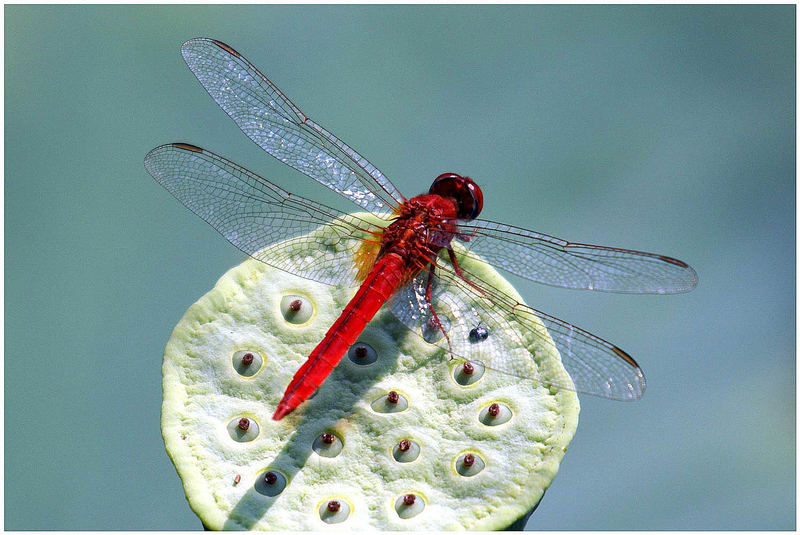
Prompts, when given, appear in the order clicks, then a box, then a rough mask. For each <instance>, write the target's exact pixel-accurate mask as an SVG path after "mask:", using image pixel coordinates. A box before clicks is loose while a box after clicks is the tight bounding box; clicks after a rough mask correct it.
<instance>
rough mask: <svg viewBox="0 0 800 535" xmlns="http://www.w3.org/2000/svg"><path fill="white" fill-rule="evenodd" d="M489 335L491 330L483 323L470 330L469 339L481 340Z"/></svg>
mask: <svg viewBox="0 0 800 535" xmlns="http://www.w3.org/2000/svg"><path fill="white" fill-rule="evenodd" d="M488 337H489V330H488V329H487V328H486V327H484V326H483V325H478V326H477V327H475V328H474V329H472V330H471V331H470V332H469V339H470V340H471V341H473V342H480V341H482V340H486V339H487V338H488Z"/></svg>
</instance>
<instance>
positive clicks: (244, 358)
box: [242, 353, 254, 366]
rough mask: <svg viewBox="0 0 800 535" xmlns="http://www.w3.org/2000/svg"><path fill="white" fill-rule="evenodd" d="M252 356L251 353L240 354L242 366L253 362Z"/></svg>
mask: <svg viewBox="0 0 800 535" xmlns="http://www.w3.org/2000/svg"><path fill="white" fill-rule="evenodd" d="M253 358H254V357H253V354H252V353H245V354H244V355H243V356H242V366H250V365H251V364H252V363H253Z"/></svg>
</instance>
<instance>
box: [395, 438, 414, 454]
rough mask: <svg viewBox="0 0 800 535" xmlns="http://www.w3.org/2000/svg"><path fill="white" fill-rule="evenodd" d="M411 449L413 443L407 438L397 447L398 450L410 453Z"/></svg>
mask: <svg viewBox="0 0 800 535" xmlns="http://www.w3.org/2000/svg"><path fill="white" fill-rule="evenodd" d="M410 447H411V441H410V440H408V439H407V438H404V439H403V440H401V441H400V443H399V444H398V445H397V449H399V450H400V451H408V449H409V448H410Z"/></svg>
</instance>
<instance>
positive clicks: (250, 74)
mask: <svg viewBox="0 0 800 535" xmlns="http://www.w3.org/2000/svg"><path fill="white" fill-rule="evenodd" d="M181 52H182V54H183V58H184V59H185V60H186V63H187V64H188V65H189V68H190V69H191V70H192V72H193V73H194V74H195V76H197V78H198V80H199V81H200V83H201V84H203V86H204V87H205V88H206V90H207V91H208V93H209V94H210V95H211V96H212V97H213V99H214V100H215V101H216V102H217V104H219V105H220V106H221V107H222V109H223V110H225V112H226V113H227V114H228V115H229V116H230V117H231V118H232V119H233V120H234V121H235V122H236V124H237V125H238V126H239V128H241V129H242V131H243V132H244V133H245V134H246V135H247V136H248V137H249V138H250V139H252V140H253V141H254V142H255V143H256V144H258V145H259V146H260V147H261V148H262V149H264V150H265V151H266V152H268V153H269V154H271V155H272V156H274V157H275V158H277V159H278V160H280V161H282V162H284V163H285V164H287V165H290V166H291V167H293V168H295V169H297V170H298V171H300V172H302V173H305V174H306V175H308V176H309V177H311V178H313V179H314V180H316V181H317V182H319V183H321V184H323V185H325V186H327V187H329V188H331V189H332V190H334V191H336V192H337V193H339V194H340V195H343V196H344V197H346V198H347V199H349V200H351V201H353V202H354V203H355V204H356V205H357V206H358V207H359V208H361V209H362V210H366V211H368V212H371V213H372V214H373V215H374V216H376V217H377V221H378V222H379V223H376V222H375V221H376V218H375V217H373V218H367V217H362V216H359V215H357V214H346V213H343V212H340V211H339V210H336V209H334V208H330V207H328V206H324V205H322V204H319V203H316V202H313V201H310V200H306V199H303V198H301V197H298V196H296V195H293V194H290V193H288V192H287V191H285V190H283V189H281V188H279V187H278V186H276V185H274V184H272V183H271V182H269V181H267V180H265V179H263V178H261V177H260V176H258V175H256V174H254V173H252V172H250V171H248V170H246V169H244V168H242V167H240V166H238V165H236V164H234V163H232V162H230V161H228V160H226V159H224V158H222V157H220V156H217V155H216V154H213V153H211V152H209V151H206V150H203V149H201V148H199V147H195V146H193V145H189V144H185V143H172V144H168V145H162V146H160V147H158V148H156V149H153V150H152V151H151V152H150V153H148V154H147V156H146V158H145V167H146V168H147V170H148V172H149V173H150V174H151V175H153V177H154V178H155V179H156V181H158V182H159V183H160V184H161V185H163V186H164V187H165V188H167V190H169V192H170V193H172V194H173V195H174V196H175V197H177V198H178V200H180V201H181V202H182V203H183V204H185V205H186V206H187V207H188V208H189V209H190V210H192V211H193V212H195V213H196V214H197V215H199V216H200V217H201V218H203V219H204V220H205V221H207V222H208V223H210V224H211V225H212V226H213V227H214V228H215V229H216V230H217V231H219V232H220V233H221V234H222V235H223V236H225V238H227V239H228V240H229V241H230V242H231V243H233V244H234V245H235V246H236V247H238V248H239V249H241V250H242V251H244V252H245V253H247V254H248V255H250V256H252V257H253V258H256V259H258V260H260V261H262V262H265V263H266V264H269V265H271V266H275V267H277V268H280V269H283V270H286V271H288V272H290V273H293V274H295V275H299V276H301V277H305V278H308V279H312V280H315V281H319V282H323V283H327V284H334V285H350V286H358V287H359V288H358V291H357V292H356V294H355V296H354V297H353V298H352V300H351V301H350V303H349V304H348V305H347V306H346V307H345V309H344V311H343V312H342V314H341V316H340V317H339V319H338V320H337V321H336V322H335V323H334V324H333V325H332V326H331V328H330V330H328V332H327V334H326V335H325V337H324V338H323V339H322V341H321V342H320V343H319V345H317V347H316V348H315V349H314V350H313V351H312V352H311V354H310V355H309V357H308V360H307V361H306V362H305V363H304V364H303V366H302V367H301V368H300V369H299V370H298V371H297V373H296V374H295V376H294V379H293V380H292V381H291V383H290V384H289V386H288V388H287V389H286V393H285V394H284V397H283V399H282V400H281V402H280V403H279V404H278V406H277V408H276V410H275V413H274V415H273V419H275V420H280V419H281V418H283V417H284V416H285V415H286V414H288V413H290V412H292V411H293V410H294V409H295V408H297V407H298V406H299V405H300V404H301V403H302V402H303V401H305V400H306V399H308V397H310V396H311V394H312V393H313V392H314V391H315V390H316V388H317V387H318V386H319V385H320V384H322V382H323V381H324V380H325V378H326V377H327V376H328V375H329V374H330V373H331V371H332V370H333V368H334V367H335V366H336V365H337V363H338V362H339V361H340V360H341V358H342V356H343V355H344V353H345V352H346V351H347V350H348V348H349V347H350V346H352V345H353V344H354V343H355V342H356V340H357V338H358V336H359V335H360V334H361V332H362V331H363V329H364V328H365V326H366V324H367V323H368V322H369V321H370V320H371V319H372V317H373V316H374V315H375V314H376V313H377V311H378V310H379V309H380V308H381V307H382V306H384V305H386V306H388V307H389V308H390V309H391V311H392V312H393V313H394V315H395V316H396V317H397V318H398V319H399V320H400V321H402V322H403V323H404V324H405V325H406V326H408V327H409V328H410V329H411V331H412V332H414V333H415V334H417V335H420V336H423V337H425V338H426V340H428V341H434V342H435V343H438V344H440V345H442V347H444V348H445V349H446V350H447V352H448V354H449V355H450V358H451V359H462V360H464V361H465V362H466V361H469V360H470V359H474V358H475V355H478V356H480V358H481V359H482V362H483V363H484V364H485V367H486V368H488V369H493V370H496V371H499V372H502V373H506V374H510V375H514V376H517V377H521V378H524V379H529V380H538V381H541V382H544V383H546V384H549V385H550V386H553V387H556V388H566V389H570V390H576V391H578V392H584V393H588V394H593V395H597V396H602V397H607V398H612V399H620V400H635V399H638V398H639V397H641V396H642V394H643V392H644V389H645V379H644V375H643V374H642V371H641V369H640V368H639V365H638V364H636V361H635V360H634V359H633V358H632V357H631V356H630V355H628V353H626V352H625V351H623V350H622V349H620V348H618V347H617V346H615V345H613V344H611V343H609V342H607V341H605V340H603V339H602V338H599V337H597V336H595V335H593V334H590V333H588V332H586V331H584V330H582V329H579V328H578V327H575V326H573V325H570V324H569V323H566V322H564V321H561V320H559V319H557V318H554V317H552V316H549V315H547V314H545V313H543V312H540V311H538V310H534V309H532V308H530V307H528V306H527V305H525V304H523V303H520V302H519V301H518V300H517V299H515V298H514V297H513V296H510V295H508V294H507V293H506V292H503V291H501V290H499V289H497V288H495V287H493V286H492V285H491V284H489V283H487V282H486V281H485V280H481V279H480V278H479V277H478V276H476V275H475V274H474V273H470V272H469V271H468V270H467V269H462V267H461V262H460V261H459V258H462V259H463V257H464V256H467V257H469V258H470V259H471V260H473V261H480V262H488V263H491V264H492V265H493V266H495V267H497V268H500V269H502V270H505V271H508V272H510V273H514V274H516V275H519V276H521V277H524V278H526V279H530V280H533V281H536V282H540V283H543V284H549V285H553V286H560V287H564V288H576V289H588V290H599V291H609V292H625V293H658V294H667V293H679V292H686V291H689V290H691V289H692V288H694V287H695V285H696V284H697V275H696V273H695V271H694V270H693V269H692V268H691V267H689V266H688V265H687V264H685V263H684V262H681V261H680V260H676V259H675V258H670V257H668V256H663V255H660V254H653V253H644V252H640V251H632V250H627V249H619V248H616V247H602V246H597V245H587V244H583V243H575V242H568V241H564V240H561V239H558V238H554V237H552V236H548V235H546V234H540V233H538V232H533V231H530V230H525V229H522V228H517V227H512V226H510V225H504V224H501V223H494V222H491V221H485V220H482V219H478V218H477V216H478V214H479V213H480V211H481V208H482V206H483V194H482V193H481V190H480V188H479V187H478V185H477V184H475V182H474V181H473V180H472V179H470V178H467V177H465V176H460V175H457V174H455V173H445V174H442V175H440V176H439V177H437V178H436V179H435V180H434V181H433V185H431V187H430V190H429V192H428V193H425V194H423V195H417V196H415V197H412V198H410V199H409V198H406V197H404V196H403V195H402V194H401V193H400V191H398V189H397V188H396V187H395V186H394V185H393V184H392V183H391V182H390V181H389V179H388V178H386V176H385V175H384V174H383V173H381V172H380V171H379V170H378V169H377V168H376V167H375V166H373V165H372V164H371V163H369V162H368V161H367V160H366V159H365V158H363V157H362V156H361V155H359V154H358V153H357V152H355V151H354V150H353V149H351V148H350V147H349V146H347V145H346V144H345V143H343V142H342V141H340V140H339V139H337V138H336V137H335V136H334V135H333V134H331V133H330V132H328V131H327V130H325V129H324V128H322V127H321V126H320V125H318V124H317V123H316V122H314V121H312V120H311V119H310V118H308V117H307V116H306V115H305V114H303V112H301V111H300V110H299V109H298V108H297V106H295V105H294V104H293V103H292V102H291V101H290V100H289V99H288V98H286V96H285V95H284V94H283V93H282V92H281V91H280V90H279V89H278V88H277V87H276V86H275V85H274V84H273V83H272V82H270V81H269V80H268V79H267V78H266V77H265V76H264V75H263V74H261V72H259V71H258V69H256V68H255V67H254V66H253V65H252V64H251V63H250V62H249V61H247V60H246V59H245V58H244V57H242V55H241V54H239V53H238V52H236V51H235V50H234V49H233V48H231V47H230V46H228V45H226V44H224V43H222V42H220V41H216V40H213V39H192V40H190V41H187V42H186V43H184V45H183V46H182V48H181ZM325 224H329V225H330V226H329V227H328V230H327V231H326V232H324V233H320V232H319V231H318V229H319V228H320V226H322V225H325ZM315 230H317V231H318V232H317V233H316V234H311V237H309V233H311V232H312V231H315ZM286 240H289V243H290V244H291V248H293V249H294V251H295V253H293V254H291V255H290V254H281V253H280V252H278V253H276V252H275V251H270V254H269V256H267V255H266V254H265V253H264V249H265V248H266V247H268V246H269V245H272V244H275V243H278V242H282V241H286ZM298 248H299V249H298ZM283 250H284V251H286V250H288V248H284V249H283ZM298 250H303V251H304V252H305V253H306V256H304V257H303V258H302V259H298V255H297V253H296V251H298ZM442 282H445V283H446V284H442ZM475 303H479V304H480V306H477V307H476V306H475ZM478 309H480V310H478ZM510 318H513V323H512V322H511V321H510ZM512 325H513V326H512ZM542 325H544V327H545V328H546V332H545V331H544V329H543V328H542ZM431 330H433V332H434V333H435V334H437V335H439V334H441V336H439V339H438V340H435V337H434V338H430V336H429V335H430V333H431ZM507 337H513V338H516V339H517V340H514V341H513V342H515V343H514V344H509V343H507V342H509V341H508V340H506V343H504V344H500V343H499V341H500V340H501V339H502V338H507ZM531 341H533V343H534V344H539V345H540V347H542V346H543V347H552V344H555V347H556V348H557V349H558V351H559V352H560V354H561V359H562V363H563V364H564V366H565V368H566V370H567V371H568V373H569V377H560V376H558V375H555V377H554V378H553V377H549V378H548V379H547V380H543V379H542V378H541V377H537V374H536V372H535V369H536V366H535V365H534V366H531V365H526V366H521V365H520V360H519V358H518V355H517V356H514V355H510V354H509V350H508V349H507V348H508V347H509V346H511V347H518V348H520V350H521V351H525V348H527V347H530V344H531ZM501 346H502V347H503V348H505V349H503V350H502V351H501V350H500V348H501ZM526 359H527V360H526V362H528V363H530V362H531V361H532V360H535V356H534V357H532V356H531V354H530V353H529V352H528V353H527V354H526ZM562 375H563V374H562Z"/></svg>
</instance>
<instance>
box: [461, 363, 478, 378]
mask: <svg viewBox="0 0 800 535" xmlns="http://www.w3.org/2000/svg"><path fill="white" fill-rule="evenodd" d="M461 370H462V371H463V372H464V373H465V374H467V375H472V373H473V372H474V371H475V366H473V365H472V363H470V362H465V363H464V365H463V366H462V367H461Z"/></svg>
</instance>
